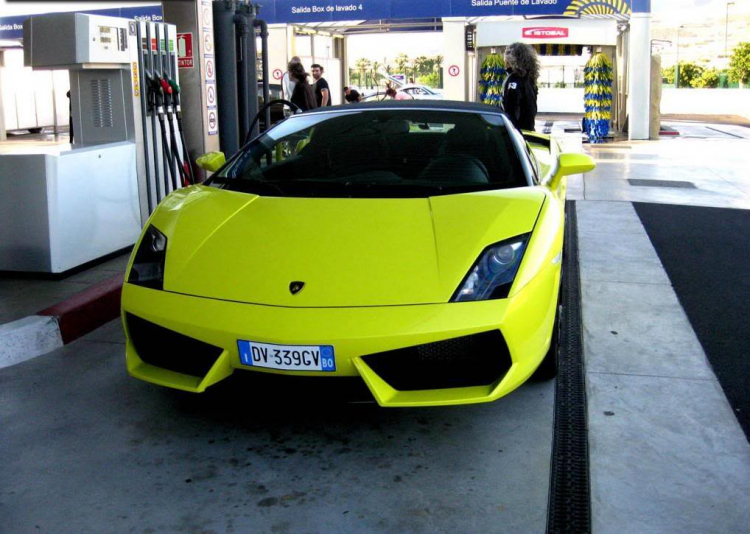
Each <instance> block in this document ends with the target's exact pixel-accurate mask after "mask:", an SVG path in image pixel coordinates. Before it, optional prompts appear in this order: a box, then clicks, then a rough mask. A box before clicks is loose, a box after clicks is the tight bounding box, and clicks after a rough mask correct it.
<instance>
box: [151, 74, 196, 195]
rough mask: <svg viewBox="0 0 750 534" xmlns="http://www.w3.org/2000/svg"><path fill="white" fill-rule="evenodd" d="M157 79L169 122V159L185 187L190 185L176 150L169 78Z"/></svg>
mask: <svg viewBox="0 0 750 534" xmlns="http://www.w3.org/2000/svg"><path fill="white" fill-rule="evenodd" d="M158 80H159V85H160V86H161V90H162V93H163V94H164V106H165V108H166V112H167V122H168V123H169V140H170V151H169V152H170V158H169V161H170V164H171V165H172V166H175V165H176V166H177V169H178V171H179V173H180V181H181V182H182V185H183V186H184V187H187V186H188V185H190V177H189V175H188V172H187V170H186V169H185V165H184V164H183V163H182V160H181V158H180V153H179V151H178V150H177V135H176V134H175V127H174V117H173V115H172V111H173V109H174V108H173V105H174V98H173V91H172V85H171V83H170V82H169V78H168V77H167V76H162V77H159V79H158ZM178 99H179V97H178ZM172 172H173V173H174V169H172Z"/></svg>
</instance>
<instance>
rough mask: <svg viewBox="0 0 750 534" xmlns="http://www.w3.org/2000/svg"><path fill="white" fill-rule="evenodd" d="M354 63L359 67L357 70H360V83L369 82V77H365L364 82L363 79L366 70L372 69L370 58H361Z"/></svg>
mask: <svg viewBox="0 0 750 534" xmlns="http://www.w3.org/2000/svg"><path fill="white" fill-rule="evenodd" d="M354 65H355V66H356V67H357V71H358V72H359V85H362V86H363V85H365V84H366V83H367V79H366V78H365V82H364V83H363V82H362V79H363V78H364V75H365V72H367V71H368V70H369V69H370V65H371V63H370V60H369V59H367V58H364V57H362V58H359V59H358V60H357V61H355V62H354Z"/></svg>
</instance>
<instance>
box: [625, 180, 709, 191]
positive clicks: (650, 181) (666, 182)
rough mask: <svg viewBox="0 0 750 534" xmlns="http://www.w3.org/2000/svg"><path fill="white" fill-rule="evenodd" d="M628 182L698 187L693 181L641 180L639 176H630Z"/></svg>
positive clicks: (679, 187)
mask: <svg viewBox="0 0 750 534" xmlns="http://www.w3.org/2000/svg"><path fill="white" fill-rule="evenodd" d="M628 183H629V184H630V185H634V186H636V187H671V188H674V189H698V188H697V187H695V184H694V183H693V182H681V181H679V180H641V179H639V178H628Z"/></svg>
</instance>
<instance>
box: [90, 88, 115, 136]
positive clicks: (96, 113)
mask: <svg viewBox="0 0 750 534" xmlns="http://www.w3.org/2000/svg"><path fill="white" fill-rule="evenodd" d="M91 102H92V105H93V109H92V110H91V112H92V115H93V118H94V128H112V126H114V119H113V115H112V84H111V83H110V81H109V80H108V79H99V80H96V79H94V80H91Z"/></svg>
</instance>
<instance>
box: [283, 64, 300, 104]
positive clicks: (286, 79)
mask: <svg viewBox="0 0 750 534" xmlns="http://www.w3.org/2000/svg"><path fill="white" fill-rule="evenodd" d="M295 63H296V64H298V63H302V61H300V59H299V57H297V56H294V57H292V59H290V60H289V64H288V65H287V67H286V72H285V73H284V76H282V77H281V95H282V97H283V98H284V99H285V100H290V99H291V98H292V93H293V92H294V84H295V83H296V82H295V80H294V78H292V77H291V76H290V75H289V73H290V72H291V70H292V65H294V64H295Z"/></svg>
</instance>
